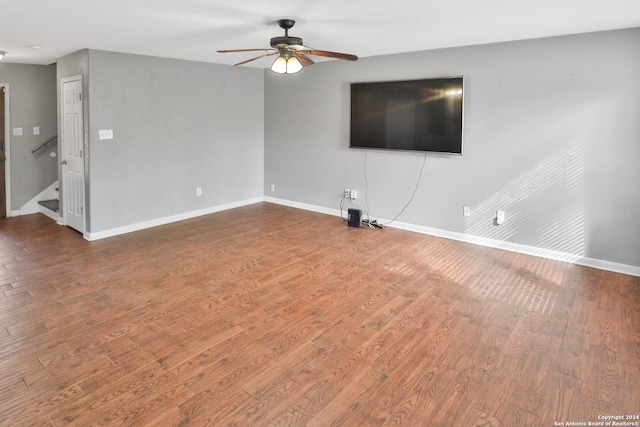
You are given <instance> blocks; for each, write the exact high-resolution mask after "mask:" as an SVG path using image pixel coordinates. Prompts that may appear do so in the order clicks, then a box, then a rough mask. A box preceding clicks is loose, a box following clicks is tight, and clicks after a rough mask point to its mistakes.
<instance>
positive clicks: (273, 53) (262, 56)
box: [233, 51, 302, 66]
mask: <svg viewBox="0 0 640 427" xmlns="http://www.w3.org/2000/svg"><path fill="white" fill-rule="evenodd" d="M276 53H278V52H277V51H276V52H270V53H265V54H264V55H260V56H256V57H255V58H251V59H247V60H246V61H242V62H238V63H237V64H233V65H234V66H236V65H242V64H246V63H247V62H251V61H255V60H256V59H260V58H264V57H265V56H271V55H275V54H276ZM300 62H302V61H300Z"/></svg>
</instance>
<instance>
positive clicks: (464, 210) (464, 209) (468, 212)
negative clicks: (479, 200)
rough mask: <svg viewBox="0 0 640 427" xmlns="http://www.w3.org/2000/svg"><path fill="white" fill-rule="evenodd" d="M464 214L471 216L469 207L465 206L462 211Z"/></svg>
mask: <svg viewBox="0 0 640 427" xmlns="http://www.w3.org/2000/svg"><path fill="white" fill-rule="evenodd" d="M462 213H463V215H464V216H471V207H469V206H465V207H464V208H463V211H462Z"/></svg>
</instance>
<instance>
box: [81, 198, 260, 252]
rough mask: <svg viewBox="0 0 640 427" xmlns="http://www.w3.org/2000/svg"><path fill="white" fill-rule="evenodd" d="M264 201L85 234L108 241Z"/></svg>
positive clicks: (253, 199) (242, 201) (250, 200)
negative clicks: (111, 238) (112, 238)
mask: <svg viewBox="0 0 640 427" xmlns="http://www.w3.org/2000/svg"><path fill="white" fill-rule="evenodd" d="M262 201H264V197H255V198H252V199H247V200H241V201H239V202H232V203H226V204H224V205H218V206H212V207H208V208H205V209H199V210H196V211H191V212H183V213H179V214H176V215H170V216H166V217H163V218H157V219H152V220H149V221H143V222H138V223H136V224H130V225H125V226H122V227H116V228H111V229H109V230H104V231H98V232H95V233H91V232H85V233H84V234H83V236H84V238H85V239H87V240H90V241H93V240H99V239H106V238H108V237H114V236H119V235H121V234H126V233H132V232H134V231H140V230H144V229H147V228H152V227H157V226H159V225H165V224H170V223H173V222H178V221H184V220H186V219H191V218H196V217H199V216H202V215H208V214H212V213H216V212H221V211H226V210H229V209H234V208H239V207H242V206H247V205H252V204H254V203H259V202H262Z"/></svg>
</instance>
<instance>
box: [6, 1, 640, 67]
mask: <svg viewBox="0 0 640 427" xmlns="http://www.w3.org/2000/svg"><path fill="white" fill-rule="evenodd" d="M280 18H293V19H295V20H296V26H295V27H294V28H293V29H292V30H291V31H290V35H293V36H297V37H302V38H303V39H304V44H305V45H306V46H310V47H312V48H314V49H322V50H330V51H337V52H343V53H352V54H356V55H358V56H360V57H366V56H375V55H384V54H390V53H399V52H411V51H420V50H428V49H434V48H442V47H451V46H463V45H473V44H482V43H491V42H500V41H509V40H521V39H530V38H539V37H547V36H555V35H564V34H575V33H586V32H593V31H602V30H610V29H620V28H631V27H640V0H603V1H600V0H439V1H433V0H395V1H383V0H236V1H229V0H225V1H222V0H2V2H0V50H2V51H6V52H7V56H6V57H5V59H4V61H6V62H9V63H26V64H51V63H53V62H55V60H56V58H59V57H61V56H64V55H67V54H69V53H72V52H75V51H77V50H80V49H83V48H89V49H98V50H108V51H116V52H125V53H134V54H141V55H152V56H160V57H168V58H177V59H186V60H193V61H202V62H212V63H219V64H234V63H237V62H240V61H243V60H245V59H249V58H251V57H252V53H226V54H222V53H217V52H216V51H217V50H218V49H242V48H263V47H264V48H268V47H269V39H270V38H271V37H275V36H281V35H283V34H284V32H283V30H282V29H280V28H279V27H278V25H277V24H276V22H275V21H276V20H277V19H280ZM32 45H40V46H42V48H41V49H33V48H32V47H31V46H32ZM638 48H639V49H640V46H638ZM314 59H316V57H314ZM271 61H272V59H271V58H266V59H262V60H258V61H254V62H252V63H250V64H248V65H247V66H254V67H267V66H268V65H270V63H271Z"/></svg>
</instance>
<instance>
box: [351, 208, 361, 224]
mask: <svg viewBox="0 0 640 427" xmlns="http://www.w3.org/2000/svg"><path fill="white" fill-rule="evenodd" d="M347 213H348V216H347V225H348V226H349V227H358V228H360V227H362V211H361V210H360V209H349V210H348V211H347Z"/></svg>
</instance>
